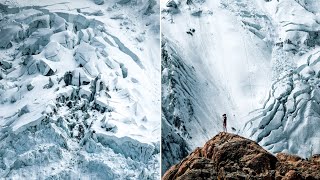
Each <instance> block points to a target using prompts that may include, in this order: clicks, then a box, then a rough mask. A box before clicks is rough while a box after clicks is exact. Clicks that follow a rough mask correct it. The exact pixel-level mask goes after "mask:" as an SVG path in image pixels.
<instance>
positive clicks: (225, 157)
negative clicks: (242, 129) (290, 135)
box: [162, 133, 320, 180]
mask: <svg viewBox="0 0 320 180" xmlns="http://www.w3.org/2000/svg"><path fill="white" fill-rule="evenodd" d="M319 162H320V156H314V157H313V158H311V160H310V161H307V160H304V159H302V158H300V157H298V156H295V155H289V154H285V153H279V154H277V157H275V156H273V155H272V154H270V153H269V152H267V151H266V150H264V149H263V148H262V147H260V146H259V145H258V144H257V143H256V142H254V141H251V140H249V139H246V138H243V137H241V136H238V135H235V134H229V133H219V134H218V135H216V136H215V137H214V138H212V139H211V140H209V141H208V142H207V143H206V144H205V145H204V146H203V147H202V148H197V149H196V150H195V151H194V152H192V153H191V154H190V155H189V156H187V157H186V158H185V159H183V160H182V161H181V162H180V163H179V164H177V165H174V166H172V167H171V168H170V169H169V170H168V171H167V172H166V173H165V174H164V176H163V178H162V179H163V180H173V179H181V180H182V179H183V180H185V179H186V180H188V179H190V180H191V179H219V180H220V179H221V180H222V179H223V180H227V179H228V180H233V179H235V180H239V179H244V180H245V179H263V180H269V179H270V180H274V179H277V180H278V179H279V180H280V179H286V180H293V179H297V180H299V179H320V165H319Z"/></svg>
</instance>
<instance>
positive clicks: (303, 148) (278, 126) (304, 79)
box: [244, 0, 320, 158]
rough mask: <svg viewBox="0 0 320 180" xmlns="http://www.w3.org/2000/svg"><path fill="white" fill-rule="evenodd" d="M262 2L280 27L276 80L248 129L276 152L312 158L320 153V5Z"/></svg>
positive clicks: (246, 131) (276, 47) (274, 51)
mask: <svg viewBox="0 0 320 180" xmlns="http://www.w3.org/2000/svg"><path fill="white" fill-rule="evenodd" d="M261 5H262V6H264V7H265V8H266V12H269V13H270V14H273V16H274V17H273V18H274V21H275V23H276V25H277V27H278V29H279V32H278V36H277V38H278V39H277V40H278V42H277V43H276V45H275V46H274V50H273V62H274V65H278V66H275V67H274V70H275V74H276V75H277V78H276V79H275V80H274V83H273V84H272V87H271V90H270V92H269V97H268V99H267V100H266V102H265V104H264V106H263V107H262V108H261V109H259V110H257V111H255V112H253V113H251V114H250V117H252V119H251V120H250V121H248V122H247V123H246V126H245V128H244V132H245V134H247V136H249V137H251V138H252V139H254V140H256V141H257V142H259V143H260V144H261V145H263V146H265V147H266V148H267V149H269V150H270V151H271V152H274V153H277V152H283V151H284V152H289V153H293V154H298V155H300V156H302V157H304V158H308V157H310V156H311V155H312V154H316V153H320V131H319V126H320V106H319V104H320V101H319V98H320V89H319V88H320V86H319V85H320V79H319V78H320V73H319V71H320V69H319V68H320V63H319V59H320V54H319V50H320V48H319V47H318V46H319V44H320V41H319V40H320V38H319V35H318V33H319V31H320V29H319V28H320V24H319V17H320V16H319V12H320V11H319V8H320V4H319V3H317V2H316V1H307V0H306V1H293V0H292V1H290V0H283V1H280V2H277V1H273V2H269V3H265V4H261Z"/></svg>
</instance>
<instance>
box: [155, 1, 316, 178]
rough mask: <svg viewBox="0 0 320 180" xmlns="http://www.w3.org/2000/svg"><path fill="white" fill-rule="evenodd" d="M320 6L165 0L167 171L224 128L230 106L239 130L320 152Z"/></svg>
mask: <svg viewBox="0 0 320 180" xmlns="http://www.w3.org/2000/svg"><path fill="white" fill-rule="evenodd" d="M316 6H317V7H319V3H317V2H316V1H312V0H309V1H308V0H305V1H303V0H300V1H298V0H297V1H295V0H279V1H278V0H271V1H270V0H269V1H265V0H257V1H254V0H237V1H234V0H217V1H209V0H169V1H168V0H167V1H161V12H162V15H161V16H162V18H161V24H162V36H163V39H162V47H161V48H162V69H161V70H162V106H163V107H162V112H163V116H162V125H163V126H162V152H163V156H162V173H164V172H165V170H166V169H168V168H169V167H170V166H171V165H173V164H175V163H177V162H178V161H179V160H181V158H183V157H184V156H185V155H187V154H188V153H189V152H191V150H193V149H194V148H195V147H197V146H201V145H202V144H203V143H205V142H206V141H207V140H208V139H209V138H211V137H212V136H213V135H215V134H217V133H218V132H220V131H222V129H223V128H222V117H221V115H222V114H224V113H226V114H227V116H228V127H227V128H228V131H229V132H233V133H240V134H243V135H246V136H247V137H249V138H251V139H253V140H256V141H257V142H259V143H260V144H261V145H263V146H264V147H266V148H267V149H269V150H270V151H271V152H273V153H277V152H289V153H293V154H298V155H300V156H303V157H309V156H310V154H315V153H320V143H319V142H320V139H319V138H320V134H319V132H320V131H319V129H318V127H319V125H320V124H319V123H320V119H319V114H320V111H319V101H318V99H319V97H318V96H319V92H318V88H319V73H318V58H319V55H318V51H319V50H318V49H319V48H318V45H319V43H320V42H319V35H318V33H319V30H320V29H319V23H318V22H319V12H318V11H319V8H315V7H316ZM270 89H271V90H270Z"/></svg>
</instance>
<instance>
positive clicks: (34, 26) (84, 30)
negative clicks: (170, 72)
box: [0, 0, 160, 179]
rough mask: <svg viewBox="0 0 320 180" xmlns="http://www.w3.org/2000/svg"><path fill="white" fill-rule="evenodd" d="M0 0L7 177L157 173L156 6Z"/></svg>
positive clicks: (2, 156) (0, 95)
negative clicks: (119, 17)
mask: <svg viewBox="0 0 320 180" xmlns="http://www.w3.org/2000/svg"><path fill="white" fill-rule="evenodd" d="M0 3H1V8H2V10H3V11H0V14H1V17H5V18H4V19H5V21H1V23H0V27H1V28H0V29H1V30H0V35H1V40H2V41H1V42H3V43H1V44H0V46H1V49H0V52H1V53H0V56H1V64H0V65H1V66H0V68H1V75H0V140H1V141H0V149H1V152H0V167H1V168H0V178H9V179H24V178H26V177H28V178H29V179H46V178H48V179H74V178H75V179H76V178H81V179H89V178H94V179H103V178H104V179H158V178H159V177H160V172H159V167H160V122H159V121H160V108H159V107H160V82H158V81H157V79H160V62H159V61H158V59H159V55H160V54H159V53H160V51H159V49H160V47H159V4H158V3H157V2H156V1H128V2H127V3H123V4H119V3H117V1H108V2H104V3H102V1H93V0H82V1H80V2H79V1H70V2H66V1H62V0H54V1H47V0H45V1H28V2H26V1H15V0H10V1H0ZM2 5H3V6H2ZM7 5H8V6H7ZM118 14H123V18H122V19H113V18H112V17H114V16H115V15H118ZM4 27H5V28H4ZM137 37H139V40H137Z"/></svg>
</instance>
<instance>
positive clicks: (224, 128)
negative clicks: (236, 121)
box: [222, 114, 227, 132]
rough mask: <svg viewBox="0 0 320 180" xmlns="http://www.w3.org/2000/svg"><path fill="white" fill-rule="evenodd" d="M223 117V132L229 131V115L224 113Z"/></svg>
mask: <svg viewBox="0 0 320 180" xmlns="http://www.w3.org/2000/svg"><path fill="white" fill-rule="evenodd" d="M222 119H223V132H227V115H226V114H223V115H222Z"/></svg>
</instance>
